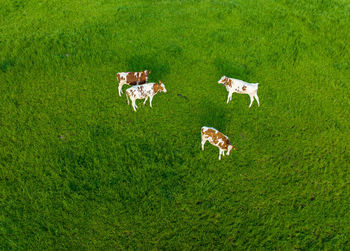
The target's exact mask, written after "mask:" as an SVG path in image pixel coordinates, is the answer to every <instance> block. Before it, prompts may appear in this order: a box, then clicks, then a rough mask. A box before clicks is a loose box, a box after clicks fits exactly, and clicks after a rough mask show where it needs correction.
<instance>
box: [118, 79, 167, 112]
mask: <svg viewBox="0 0 350 251" xmlns="http://www.w3.org/2000/svg"><path fill="white" fill-rule="evenodd" d="M159 91H161V92H167V91H166V89H165V86H164V84H163V83H162V81H160V80H159V83H149V84H144V85H135V86H133V87H130V88H128V89H127V90H126V91H125V93H126V99H127V101H128V105H129V98H130V100H131V103H132V108H134V111H135V112H136V108H137V107H138V106H137V105H136V103H135V102H136V99H145V101H144V102H143V104H144V105H145V104H146V101H147V99H148V97H149V104H150V107H152V99H153V96H154V95H156V94H157V93H158V92H159Z"/></svg>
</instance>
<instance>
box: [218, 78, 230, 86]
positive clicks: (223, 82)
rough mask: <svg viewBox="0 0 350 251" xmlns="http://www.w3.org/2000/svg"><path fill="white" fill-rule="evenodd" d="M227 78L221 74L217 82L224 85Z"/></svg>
mask: <svg viewBox="0 0 350 251" xmlns="http://www.w3.org/2000/svg"><path fill="white" fill-rule="evenodd" d="M227 80H228V77H226V76H222V77H221V78H220V80H219V81H218V84H222V85H224V84H226V82H227Z"/></svg>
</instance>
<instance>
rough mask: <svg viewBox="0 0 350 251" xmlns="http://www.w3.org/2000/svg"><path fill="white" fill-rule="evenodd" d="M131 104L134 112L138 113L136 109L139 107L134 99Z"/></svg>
mask: <svg viewBox="0 0 350 251" xmlns="http://www.w3.org/2000/svg"><path fill="white" fill-rule="evenodd" d="M131 102H132V108H133V109H134V111H135V112H136V108H137V107H138V106H137V105H136V99H132V100H131Z"/></svg>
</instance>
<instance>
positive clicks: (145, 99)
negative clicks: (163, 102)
mask: <svg viewBox="0 0 350 251" xmlns="http://www.w3.org/2000/svg"><path fill="white" fill-rule="evenodd" d="M147 99H148V97H146V98H145V101H144V102H143V104H144V105H145V104H146V101H147Z"/></svg>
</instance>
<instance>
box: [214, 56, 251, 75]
mask: <svg viewBox="0 0 350 251" xmlns="http://www.w3.org/2000/svg"><path fill="white" fill-rule="evenodd" d="M214 65H215V68H216V70H217V71H218V75H220V78H221V77H222V76H223V75H225V76H227V77H230V78H237V79H246V78H247V76H248V75H249V73H250V71H249V70H248V67H247V66H246V65H245V64H237V63H235V62H232V61H230V60H227V59H224V58H221V57H217V58H216V59H215V60H214ZM218 80H219V79H218Z"/></svg>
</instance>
